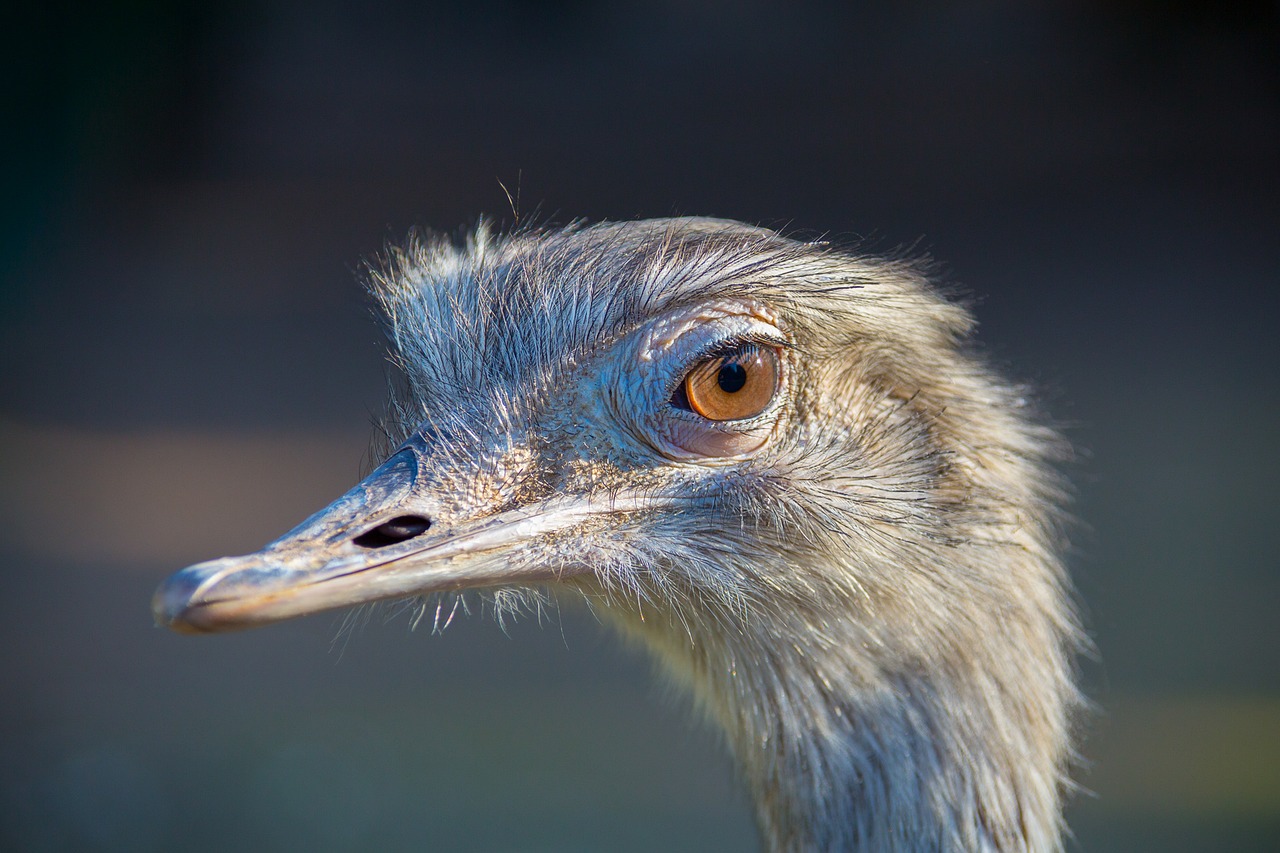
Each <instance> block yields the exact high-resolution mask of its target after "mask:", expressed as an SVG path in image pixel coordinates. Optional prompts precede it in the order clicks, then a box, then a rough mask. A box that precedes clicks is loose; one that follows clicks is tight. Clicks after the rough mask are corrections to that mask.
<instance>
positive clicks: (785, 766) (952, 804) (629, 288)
mask: <svg viewBox="0 0 1280 853" xmlns="http://www.w3.org/2000/svg"><path fill="white" fill-rule="evenodd" d="M370 280H371V289H372V291H373V293H374V294H375V296H376V297H377V299H378V300H379V302H380V304H381V306H382V308H383V309H384V311H385V314H386V318H387V321H388V325H389V333H390V337H391V339H392V344H393V358H394V360H395V361H396V362H397V363H398V365H399V367H400V368H401V369H402V370H403V373H404V375H405V382H404V385H405V390H404V392H403V393H402V395H401V398H400V399H398V400H397V401H395V403H394V409H395V410H396V411H397V412H398V413H399V418H398V420H400V421H403V423H404V424H405V427H404V428H403V431H402V433H401V434H400V435H397V436H396V443H393V447H394V448H395V449H394V452H393V453H391V454H390V456H389V458H387V459H386V461H385V462H384V463H383V464H381V465H380V466H379V467H378V468H376V469H375V470H374V471H373V472H372V473H371V474H370V475H369V476H368V477H367V478H366V479H365V480H363V481H362V482H360V483H359V484H358V485H356V486H355V487H354V488H353V489H352V490H351V491H349V492H347V494H345V495H343V496H342V497H340V498H339V499H338V500H337V501H336V502H334V503H333V504H332V505H330V506H329V507H328V508H326V509H324V510H321V511H320V512H319V513H317V514H315V515H313V516H312V517H311V518H309V519H307V520H306V521H304V522H303V523H302V524H301V525H300V526H299V527H297V528H295V529H294V530H292V531H290V532H289V533H286V534H285V535H284V536H282V537H281V538H280V539H277V540H276V541H274V542H272V543H270V544H269V545H267V546H266V547H265V548H263V549H262V550H261V551H259V552H257V553H254V554H249V555H247V556H242V557H227V558H223V559H219V560H213V561H210V562H206V563H200V564H198V565H195V566H191V567H190V568H187V569H185V570H183V571H181V572H179V573H178V574H176V575H174V576H173V577H171V578H170V579H169V580H168V581H166V582H165V583H164V584H163V585H162V586H161V587H160V588H159V590H158V591H157V592H156V595H155V599H154V611H155V616H156V619H157V621H158V622H160V623H161V624H164V625H167V626H169V627H171V628H173V629H175V630H178V631H184V632H193V633H200V632H212V631H221V630H227V629H234V628H243V627H247V626H252V625H258V624H262V623H267V622H273V621H276V620H280V619H285V618H288V617H292V616H297V615H300V614H306V613H312V612H315V611H320V610H326V609H330V608H339V607H347V606H351V605H356V604H361V603H365V602H372V601H377V600H384V599H397V598H413V597H418V596H428V595H431V594H433V593H456V592H459V591H463V590H472V589H485V590H490V591H495V590H496V591H498V594H499V596H504V595H510V594H511V592H510V591H511V590H542V591H551V592H555V591H566V590H568V591H573V592H575V593H580V594H581V595H583V596H586V597H587V598H588V599H589V600H590V601H591V602H592V605H593V607H594V609H596V610H597V611H598V612H601V613H604V614H606V615H607V617H608V619H609V620H611V621H612V622H613V623H616V625H617V627H618V628H619V629H620V630H622V631H623V632H626V633H627V634H630V635H633V636H635V637H637V638H639V639H640V640H641V641H642V642H643V644H644V645H645V646H647V648H648V649H650V650H651V651H652V653H653V655H654V656H655V657H656V658H657V660H658V661H659V662H660V664H661V665H662V668H664V669H666V670H667V671H668V672H669V673H670V674H671V675H673V676H674V677H675V679H677V680H678V681H679V682H680V683H682V684H683V685H685V686H687V688H688V690H689V691H690V692H691V694H692V696H693V697H694V700H695V702H696V704H697V706H698V707H699V708H701V709H702V710H703V711H704V712H705V714H706V715H707V717H708V718H709V719H710V720H711V721H712V722H713V723H714V724H715V725H716V726H718V727H719V728H720V729H722V730H723V733H724V736H725V742H726V743H727V744H728V747H729V749H730V750H731V752H732V756H733V759H734V761H735V764H736V766H737V768H738V770H739V772H740V775H741V777H742V779H743V781H744V783H745V785H746V786H747V788H748V790H749V792H750V796H751V798H752V800H753V802H754V806H755V812H756V815H757V821H758V825H759V830H760V833H761V837H762V839H763V842H764V844H765V846H766V848H768V849H770V850H776V851H810V850H813V851H819V850H820V851H834V850H860V851H867V850H903V851H909V850H921V851H923V850H931V851H932V850H954V851H959V850H966V851H969V850H990V851H997V850H998V851H1014V850H1024V851H1025V850H1037V851H1039V850H1055V849H1060V848H1061V836H1062V833H1063V822H1062V800H1063V796H1064V792H1065V791H1066V789H1067V788H1068V787H1069V781H1068V778H1067V773H1066V769H1067V767H1068V765H1069V764H1070V758H1071V737H1072V728H1073V719H1074V717H1075V714H1076V710H1077V709H1078V707H1079V706H1080V698H1079V693H1078V691H1077V688H1076V686H1075V683H1074V674H1073V673H1074V658H1075V654H1076V652H1077V649H1078V647H1079V645H1080V637H1081V634H1080V629H1079V626H1078V623H1077V620H1076V617H1075V615H1074V613H1073V609H1072V606H1071V594H1070V589H1069V583H1068V579H1067V576H1066V574H1065V571H1064V569H1063V564H1062V562H1061V559H1060V552H1061V550H1062V542H1061V535H1060V533H1059V524H1058V518H1059V515H1060V505H1061V502H1062V495H1061V489H1060V481H1059V479H1058V477H1057V476H1056V475H1055V474H1054V473H1053V469H1052V465H1051V463H1052V462H1053V460H1054V457H1055V455H1056V454H1058V453H1059V452H1060V449H1061V447H1062V445H1061V442H1060V441H1059V439H1058V438H1057V437H1056V436H1055V434H1054V433H1053V432H1052V431H1051V430H1049V429H1047V428H1046V427H1044V426H1041V425H1039V423H1038V420H1037V418H1036V417H1035V415H1034V413H1033V411H1032V410H1031V407H1030V406H1029V404H1028V403H1027V401H1026V399H1025V395H1024V393H1023V391H1022V390H1021V389H1020V388H1018V387H1017V386H1015V385H1011V384H1009V383H1007V382H1005V381H1004V380H1002V379H1001V378H1000V377H998V376H997V375H996V373H995V372H993V371H992V370H991V369H990V368H989V367H988V366H987V364H986V363H985V361H984V359H983V358H982V357H981V355H980V354H979V353H978V352H977V351H976V350H975V348H974V346H973V344H972V342H971V340H970V338H971V334H970V333H971V330H972V327H973V320H972V319H971V317H970V315H969V314H968V313H967V311H966V310H965V309H963V308H962V307H960V306H958V305H956V304H954V303H953V302H951V301H949V300H947V299H945V298H944V297H943V296H941V295H940V293H939V291H938V290H937V289H935V288H934V287H933V286H931V285H930V283H929V282H928V281H927V280H926V279H925V277H923V276H922V275H921V274H920V273H918V272H917V271H916V270H915V269H914V268H913V267H912V266H911V265H910V264H908V263H905V262H902V261H897V260H886V259H875V258H870V257H863V256H859V255H858V254H855V253H853V252H849V251H843V250H840V249H837V248H833V247H831V246H829V245H827V244H825V243H821V242H803V241H798V240H795V239H790V238H788V237H786V236H783V235H780V234H778V233H775V232H773V231H770V230H766V229H762V228H757V227H751V226H747V225H743V224H740V223H736V222H729V221H723V220H713V219H694V218H681V219H663V220H649V221H637V222H624V223H601V224H596V225H590V226H586V225H574V226H570V227H566V228H560V229H542V230H537V229H523V230H518V231H516V232H514V233H511V234H507V235H500V234H496V233H492V232H491V230H490V229H488V228H487V227H486V226H484V225H483V224H482V225H481V226H480V227H478V228H477V229H476V230H475V231H474V232H473V233H471V234H470V235H469V236H468V237H466V239H465V240H462V241H458V242H454V241H451V240H448V239H444V238H439V237H421V236H420V237H417V238H415V239H413V240H412V241H411V242H410V244H409V245H408V246H407V247H406V248H403V249H400V250H396V251H393V252H391V253H390V256H389V257H388V258H387V259H386V260H385V263H383V264H382V265H380V266H378V267H375V268H374V269H373V270H372V271H371V274H370ZM400 439H402V441H401V440H400Z"/></svg>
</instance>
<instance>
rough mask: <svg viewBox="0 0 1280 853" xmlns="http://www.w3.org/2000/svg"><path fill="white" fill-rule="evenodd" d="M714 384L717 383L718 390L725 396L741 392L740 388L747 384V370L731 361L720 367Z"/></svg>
mask: <svg viewBox="0 0 1280 853" xmlns="http://www.w3.org/2000/svg"><path fill="white" fill-rule="evenodd" d="M716 382H717V383H719V385H720V390H721V391H723V392H725V393H726V394H733V393H735V392H737V391H741V390H742V386H743V385H746V384H747V369H746V368H745V367H743V366H742V365H741V364H738V363H737V362H736V361H731V362H729V363H727V364H725V365H722V366H721V368H720V375H719V376H717V377H716Z"/></svg>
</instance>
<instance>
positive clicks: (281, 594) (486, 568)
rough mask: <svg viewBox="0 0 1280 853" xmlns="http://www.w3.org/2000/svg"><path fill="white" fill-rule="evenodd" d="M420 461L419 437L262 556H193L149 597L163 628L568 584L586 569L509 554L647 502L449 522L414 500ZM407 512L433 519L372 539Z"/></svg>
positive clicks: (551, 504) (585, 503)
mask: <svg viewBox="0 0 1280 853" xmlns="http://www.w3.org/2000/svg"><path fill="white" fill-rule="evenodd" d="M423 460H424V453H423V452H422V450H421V449H420V448H419V447H418V446H417V444H416V443H415V442H412V441H411V442H410V443H408V444H406V446H405V447H403V448H402V449H401V450H400V451H398V452H397V453H396V454H395V455H394V456H392V457H391V458H390V459H388V460H387V461H386V462H385V463H384V464H382V465H381V466H379V467H378V468H377V469H376V470H375V471H373V473H371V474H370V475H369V476H368V477H366V478H365V479H364V480H363V481H362V482H361V483H359V484H358V485H357V486H356V487H355V488H353V489H352V490H351V491H349V492H347V493H346V494H345V495H343V496H342V497H341V498H339V499H338V500H337V501H335V502H334V503H333V504H331V505H330V506H329V507H327V508H325V509H323V510H321V511H320V512H318V513H316V514H315V515H313V516H312V517H311V518H308V519H307V520H306V521H304V522H303V523H302V524H300V525H299V526H298V527H296V528H294V529H293V530H291V531H290V532H288V533H286V534H285V535H284V536H282V537H281V538H279V539H277V540H276V541H275V542H272V543H270V544H269V545H267V546H266V547H265V548H263V549H262V550H261V551H258V552H256V553H253V554H246V555H244V556H242V557H223V558H221V559H218V560H210V561H208V562H204V563H197V564H196V565H194V566H190V567H188V568H186V569H183V570H182V571H180V572H178V573H177V574H175V575H173V576H172V577H170V578H169V579H168V580H167V581H165V582H164V583H163V584H161V585H160V588H159V589H157V590H156V593H155V596H154V597H153V598H152V605H151V606H152V612H153V614H154V615H155V620H156V623H157V624H159V625H163V626H167V627H169V628H172V629H174V630H175V631H180V632H184V633H205V632H214V631H228V630H235V629H239V628H248V627H252V626H255V625H261V624H266V623H268V622H275V621H278V620H281V619H287V618H289V617H292V616H300V615H304V614H307V613H315V612H319V611H322V610H330V609H333V608H339V607H349V606H352V605H357V604H363V603H366V602H372V601H380V600H383V599H390V598H404V597H410V596H414V595H422V594H427V593H432V592H439V591H447V590H460V589H467V588H474V587H486V586H498V585H503V584H511V583H520V584H536V583H541V582H545V581H549V580H555V579H560V578H563V577H566V576H568V575H571V574H577V573H581V572H583V571H585V569H583V568H578V567H574V566H555V567H551V566H548V565H545V564H542V565H540V564H539V563H538V561H534V560H517V559H511V557H512V555H513V554H514V553H515V552H516V551H518V550H519V549H520V546H521V545H527V544H528V543H530V542H531V541H533V540H535V539H537V538H539V537H543V536H547V535H549V534H553V533H556V532H560V531H565V530H568V529H569V528H572V527H574V526H576V525H579V524H581V523H583V522H584V521H587V520H588V519H590V518H591V517H593V516H597V515H601V514H613V513H621V512H628V511H634V510H636V509H638V508H640V499H639V498H638V497H636V498H628V497H627V496H619V495H611V496H610V497H609V500H607V501H603V500H601V501H593V500H592V499H591V498H590V497H556V498H552V499H549V500H544V501H539V502H536V503H533V504H530V505H528V506H524V507H521V508H518V509H514V510H509V511H505V512H500V513H496V514H492V515H487V516H483V517H479V518H474V519H470V520H464V521H461V522H459V523H454V524H446V523H443V522H442V521H441V520H440V519H438V518H430V517H425V518H424V517H423V515H422V513H421V511H420V508H418V507H416V506H415V503H416V502H417V501H415V498H418V499H419V501H420V500H421V496H420V495H418V493H417V492H416V491H415V487H416V486H417V484H418V482H419V477H418V473H419V466H420V465H422V464H423ZM405 515H413V516H414V517H416V518H419V519H421V520H424V521H426V522H429V524H427V525H419V526H425V530H423V531H422V532H420V533H417V534H416V535H411V536H408V537H407V538H405V539H404V540H403V541H392V542H390V543H385V544H384V543H383V542H381V541H377V540H375V541H374V542H373V543H372V544H368V543H369V538H368V537H365V536H364V534H367V533H368V532H369V531H371V530H373V529H375V528H377V527H378V526H379V525H381V524H384V523H386V522H388V521H390V520H392V519H396V518H399V517H403V516H405ZM361 541H364V542H365V543H366V544H360V543H361Z"/></svg>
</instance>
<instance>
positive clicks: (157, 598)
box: [151, 570, 204, 634]
mask: <svg viewBox="0 0 1280 853" xmlns="http://www.w3.org/2000/svg"><path fill="white" fill-rule="evenodd" d="M203 580H204V577H203V576H202V574H200V573H197V572H192V571H190V570H184V571H181V572H178V573H177V574H175V575H172V576H171V577H169V578H168V579H167V580H165V581H164V583H162V584H160V586H159V587H158V588H157V589H156V591H155V594H154V595H153V596H151V618H152V619H154V620H155V624H156V626H157V627H160V628H169V629H170V630H173V631H177V632H178V633H180V634H199V633H203V632H202V631H201V630H200V629H199V628H198V627H197V626H196V625H193V624H192V623H191V622H190V621H189V620H188V619H187V617H188V615H189V614H190V612H191V609H192V605H193V604H194V602H195V599H196V596H197V594H198V593H199V590H200V586H201V583H202V582H203Z"/></svg>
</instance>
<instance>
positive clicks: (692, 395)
mask: <svg viewBox="0 0 1280 853" xmlns="http://www.w3.org/2000/svg"><path fill="white" fill-rule="evenodd" d="M781 378H782V359H781V357H780V355H779V353H778V348H777V347H776V346H769V345H765V344H760V343H755V342H746V343H739V344H736V345H733V346H731V347H729V348H727V349H724V350H721V351H720V352H717V353H714V354H712V355H708V356H705V357H704V358H703V359H702V360H700V361H698V362H697V363H695V364H694V365H693V367H692V368H690V369H689V371H688V372H687V373H685V376H684V378H683V379H682V380H681V381H680V384H679V385H677V386H676V390H675V392H674V393H673V394H672V397H671V404H672V405H673V406H675V407H676V408H679V409H685V410H687V411H690V412H693V413H694V414H697V415H699V416H701V417H703V418H705V419H707V420H708V421H713V422H717V423H719V422H726V421H745V420H750V419H751V418H754V417H756V416H757V415H759V414H761V413H762V412H764V411H765V410H766V409H768V408H769V406H770V404H771V403H772V402H773V400H774V397H776V396H777V393H778V389H779V387H780V385H781Z"/></svg>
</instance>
